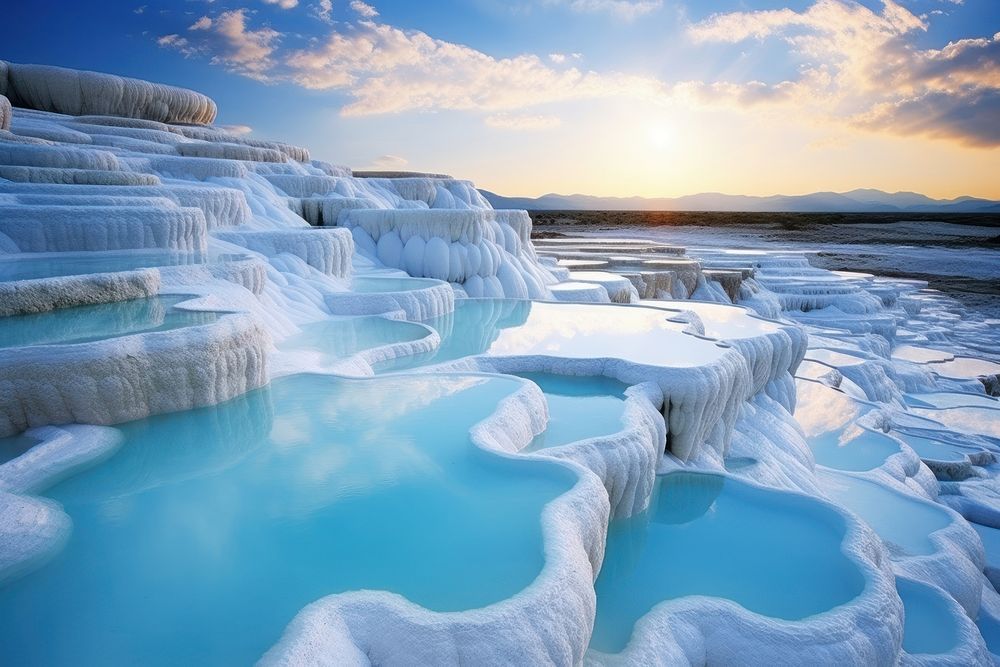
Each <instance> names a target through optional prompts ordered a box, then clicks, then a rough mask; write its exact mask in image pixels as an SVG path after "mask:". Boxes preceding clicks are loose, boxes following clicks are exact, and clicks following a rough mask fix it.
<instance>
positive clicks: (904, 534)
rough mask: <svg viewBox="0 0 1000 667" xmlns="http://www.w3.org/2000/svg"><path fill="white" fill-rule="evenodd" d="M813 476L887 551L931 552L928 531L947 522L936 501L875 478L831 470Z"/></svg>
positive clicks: (909, 553)
mask: <svg viewBox="0 0 1000 667" xmlns="http://www.w3.org/2000/svg"><path fill="white" fill-rule="evenodd" d="M817 477H818V479H819V482H820V487H821V488H822V489H823V491H824V492H825V493H826V494H827V496H829V498H830V499H831V500H832V501H833V502H835V503H837V504H838V505H842V506H843V507H845V508H847V509H849V510H850V511H852V512H854V513H855V514H857V515H858V516H859V517H861V519H862V520H863V521H864V522H865V523H867V524H868V525H869V526H871V527H872V530H874V531H875V532H876V533H878V536H879V537H880V538H882V541H883V542H884V543H885V544H886V546H887V547H888V548H889V551H890V553H891V554H894V555H895V554H902V555H906V556H924V555H927V554H931V553H934V551H935V547H934V543H933V542H932V541H931V539H930V535H931V533H933V532H935V531H937V530H940V529H942V528H944V527H946V526H948V525H949V524H950V523H951V518H950V517H949V516H948V514H947V512H945V511H944V509H942V508H941V507H939V506H938V505H935V504H934V503H930V502H927V501H925V500H920V499H918V498H914V497H912V496H907V495H904V494H902V493H900V492H899V491H894V490H892V489H890V488H888V487H885V486H882V485H881V484H878V483H876V482H871V481H869V480H866V479H863V478H861V477H855V476H853V475H849V474H845V473H839V472H834V471H831V470H826V471H820V472H819V473H818V475H817Z"/></svg>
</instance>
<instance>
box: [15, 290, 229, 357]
mask: <svg viewBox="0 0 1000 667" xmlns="http://www.w3.org/2000/svg"><path fill="white" fill-rule="evenodd" d="M192 298H193V297H191V296H186V295H170V296H153V297H149V298H146V299H129V300H128V301H115V302H113V303H101V304H96V305H89V306H73V307H71V308H59V309H58V310H49V311H46V312H44V313H32V314H30V315H12V316H10V317H0V348H5V347H25V346H29V345H56V344H69V343H88V342H92V341H95V340H106V339H108V338H117V337H119V336H127V335H130V334H137V333H151V332H153V331H170V330H171V329H180V328H183V327H191V326H197V325H199V324H210V323H212V322H215V321H216V320H217V319H218V318H219V313H216V312H209V311H193V310H183V309H180V308H174V306H175V305H177V304H178V303H180V302H182V301H188V300H190V299H192Z"/></svg>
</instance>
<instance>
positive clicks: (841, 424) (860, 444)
mask: <svg viewBox="0 0 1000 667" xmlns="http://www.w3.org/2000/svg"><path fill="white" fill-rule="evenodd" d="M795 391H796V401H795V419H796V421H798V422H799V424H800V425H801V426H802V430H803V431H804V432H805V435H806V442H807V443H808V444H809V448H810V449H811V450H812V452H813V456H814V457H815V458H816V463H818V464H820V465H823V466H827V467H829V468H836V469H838V470H853V471H859V472H860V471H864V470H873V469H875V468H878V467H879V466H881V465H882V464H883V463H885V460H886V459H887V458H889V457H890V456H892V455H893V454H895V453H897V452H899V451H900V449H899V444H898V443H897V442H896V441H895V440H893V439H892V438H890V437H888V436H886V435H885V434H882V433H878V432H876V431H871V430H869V429H866V428H864V427H862V426H860V425H858V423H857V419H858V418H859V417H862V416H863V415H865V414H867V413H868V412H869V411H870V410H871V409H872V408H871V407H870V406H868V405H866V404H864V403H861V402H859V401H856V400H854V399H853V398H851V397H850V396H848V395H847V394H845V393H844V392H842V391H839V390H837V389H834V388H832V387H828V386H827V385H825V384H823V383H821V382H815V381H811V380H804V379H799V380H797V381H796V383H795Z"/></svg>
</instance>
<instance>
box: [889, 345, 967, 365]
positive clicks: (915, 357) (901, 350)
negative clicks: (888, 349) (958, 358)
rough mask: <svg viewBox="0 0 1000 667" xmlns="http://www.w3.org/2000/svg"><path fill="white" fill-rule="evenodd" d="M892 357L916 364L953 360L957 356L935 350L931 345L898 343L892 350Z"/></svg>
mask: <svg viewBox="0 0 1000 667" xmlns="http://www.w3.org/2000/svg"><path fill="white" fill-rule="evenodd" d="M892 358H893V359H903V360H904V361H912V362H913V363H915V364H929V363H940V362H944V361H951V360H952V359H954V358H955V355H953V354H952V353H951V352H945V351H943V350H935V349H932V348H929V347H919V346H917V345H897V346H896V347H895V348H894V349H893V351H892Z"/></svg>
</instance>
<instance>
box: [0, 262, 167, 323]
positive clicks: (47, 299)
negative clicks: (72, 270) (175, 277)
mask: <svg viewBox="0 0 1000 667" xmlns="http://www.w3.org/2000/svg"><path fill="white" fill-rule="evenodd" d="M159 289H160V273H159V271H157V270H156V269H139V270H136V271H118V272H115V273H93V274H89V275H82V276H58V277H54V278H41V279H36V280H13V281H9V282H0V317H8V316H11V315H24V314H27V313H40V312H44V311H48V310H54V309H56V308H68V307H72V306H82V305H88V304H97V303H110V302H113V301H125V300H127V299H141V298H145V297H150V296H153V295H154V294H156V293H157V292H158V291H159Z"/></svg>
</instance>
